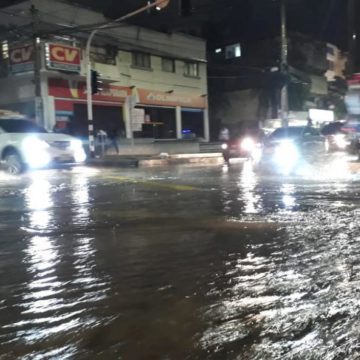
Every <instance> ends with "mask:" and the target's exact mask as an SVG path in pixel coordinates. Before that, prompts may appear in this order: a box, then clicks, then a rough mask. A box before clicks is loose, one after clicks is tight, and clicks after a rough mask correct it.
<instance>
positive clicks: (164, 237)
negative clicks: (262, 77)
mask: <svg viewBox="0 0 360 360" xmlns="http://www.w3.org/2000/svg"><path fill="white" fill-rule="evenodd" d="M188 171H191V170H183V172H182V173H181V176H182V177H185V178H186V177H187V176H189V175H188V174H187V172H188ZM217 171H218V172H217V173H216V175H214V174H213V173H210V175H212V178H215V180H214V183H216V184H215V185H214V183H211V188H212V189H214V188H215V189H216V190H215V191H214V190H211V191H210V190H209V191H207V190H206V191H204V192H199V193H198V192H184V193H182V192H180V191H177V192H176V193H174V192H173V191H170V190H169V189H166V190H165V189H164V190H160V189H157V190H156V197H154V191H153V190H152V189H151V190H149V188H148V187H144V188H142V187H141V185H136V184H134V183H129V184H123V183H121V184H116V180H112V181H111V182H109V183H106V181H105V180H103V179H102V178H100V179H101V180H98V179H99V177H100V175H99V177H95V176H94V174H88V173H87V172H86V171H78V172H71V173H70V175H67V174H65V175H62V176H61V177H59V179H54V178H51V177H48V176H40V177H38V178H31V179H30V180H31V181H29V183H28V184H27V185H26V187H25V189H24V192H23V194H24V203H25V204H26V209H25V211H24V216H23V218H22V219H21V220H19V224H20V225H21V227H22V228H25V229H27V230H29V231H25V232H24V233H25V234H24V233H22V234H21V236H20V235H19V241H18V243H16V245H15V246H14V247H13V248H11V251H12V253H9V256H8V261H9V263H8V264H9V267H10V266H11V269H16V268H18V270H15V271H14V274H15V275H16V276H15V278H16V277H17V279H18V283H17V285H16V286H14V287H13V288H12V287H11V286H12V285H13V284H12V282H11V281H9V283H10V285H11V286H10V285H9V284H7V283H6V286H5V285H4V286H3V285H1V287H0V290H1V291H2V294H3V297H4V302H2V299H0V323H1V333H0V354H1V353H4V354H6V355H7V354H10V358H16V356H12V355H13V354H17V355H18V356H19V358H26V356H28V357H27V358H28V359H30V358H31V359H47V358H49V359H65V358H81V357H82V356H83V357H84V358H86V357H87V358H97V357H99V358H121V356H122V358H124V359H197V360H199V359H242V360H254V359H255V360H257V359H259V360H260V359H269V360H272V359H276V360H284V359H286V360H290V359H291V360H293V359H295V358H298V359H301V358H304V359H310V358H311V357H310V355H311V354H315V355H316V353H317V351H318V352H319V354H320V355H319V358H321V359H325V360H334V359H336V357H335V355H336V356H337V358H344V359H349V360H350V359H351V360H353V359H356V357H355V355H353V354H354V353H355V351H356V346H357V345H358V335H357V327H356V322H357V320H358V313H359V310H360V308H359V306H360V305H359V301H358V300H357V297H358V296H357V291H358V281H359V279H358V275H357V274H358V273H359V271H360V267H359V265H358V257H359V256H360V255H359V254H360V250H359V246H358V235H359V231H358V230H359V229H358V225H357V224H356V223H355V222H354V221H353V219H356V218H357V216H358V215H359V214H358V212H356V210H349V212H347V213H345V212H344V211H343V209H344V207H345V206H349V204H351V205H352V206H353V207H356V200H355V199H354V194H355V193H357V192H358V191H359V186H358V185H356V184H352V185H351V184H349V183H344V182H341V181H339V182H336V181H335V182H326V183H321V184H320V183H316V182H308V183H302V182H299V181H298V180H297V179H292V178H291V177H288V178H286V179H275V180H274V179H271V180H270V181H268V179H265V180H264V178H262V177H261V176H260V175H258V174H257V173H255V172H254V171H253V169H252V168H251V166H250V165H246V166H245V168H244V171H243V172H241V171H236V169H233V168H226V170H224V168H223V169H221V168H219V169H218V170H217ZM169 172H170V171H169ZM170 174H171V175H172V176H171V179H172V181H179V180H178V178H176V174H175V175H174V174H172V173H171V172H170ZM195 174H196V177H198V178H200V180H198V179H197V180H196V181H198V182H201V181H202V184H203V186H204V188H206V187H207V186H208V183H207V179H206V180H203V179H204V178H206V177H207V176H208V173H205V175H203V174H202V173H201V174H200V173H195ZM146 175H147V174H146V173H145V174H142V177H143V178H146ZM151 175H153V174H151ZM137 176H139V175H138V174H137ZM201 176H202V177H201ZM194 177H195V176H194ZM148 178H152V179H153V180H152V181H160V180H161V181H165V180H164V177H160V176H158V177H155V176H149V177H148ZM209 178H210V176H209ZM192 180H193V179H192V178H191V179H190V180H189V183H191V181H192ZM194 181H195V180H194ZM219 184H220V185H219ZM209 187H210V186H209ZM99 199H100V200H101V203H99ZM0 200H1V195H0ZM334 203H336V204H337V206H336V207H335V206H333V205H332V204H334ZM354 203H355V205H354ZM94 208H96V211H94ZM180 208H181V209H182V210H183V209H186V216H187V217H186V220H184V218H183V217H182V216H183V213H182V215H181V216H179V212H178V210H174V209H180ZM309 209H310V210H309ZM120 210H121V211H120ZM198 213H200V214H201V219H199V218H198V217H197V215H195V216H194V217H193V218H191V215H192V214H198ZM215 213H216V214H217V216H216V217H215V216H214V214H215ZM99 214H100V215H102V217H101V216H99ZM129 214H136V215H137V216H136V217H135V216H134V215H130V216H129ZM229 214H231V215H232V216H233V218H234V219H236V220H237V222H238V224H239V227H238V228H237V227H236V224H235V226H233V227H231V228H226V225H227V224H228V223H227V219H228V218H229V216H228V215H229ZM125 216H127V218H126V219H124V218H123V217H125ZM208 216H209V217H208ZM246 216H247V217H246ZM244 217H245V219H255V220H257V221H254V222H252V223H250V222H249V223H246V226H244V223H245V221H244ZM170 218H171V219H170ZM289 218H291V223H290V222H289V223H286V224H285V225H284V224H283V222H284V220H288V219H289ZM104 219H106V221H105V220H104ZM127 220H128V221H127ZM170 220H171V221H170ZM198 220H201V221H203V223H204V224H205V225H203V223H201V224H200V225H199V223H200V222H201V221H198ZM214 220H215V221H214ZM269 220H271V223H272V226H268V224H267V222H268V221H269ZM212 222H213V223H214V224H212ZM109 224H111V225H109ZM174 224H175V225H176V226H175V225H174ZM217 224H220V225H223V226H222V227H219V228H217ZM207 225H209V227H207ZM210 225H213V226H210ZM9 251H10V250H9ZM19 253H21V255H20V256H19V255H18V254H19ZM16 254H17V257H15V255H16ZM0 256H1V254H0ZM12 256H14V259H13V258H12ZM3 259H4V257H1V258H0V260H1V261H0V271H2V274H3V273H4V269H5V266H4V261H3ZM21 271H23V274H22V273H21ZM4 281H5V280H4V277H2V278H1V277H0V284H4ZM14 283H15V280H14ZM3 289H4V290H3ZM8 289H9V290H8ZM12 303H14V305H13V307H12V308H11V311H8V309H7V306H11V304H12ZM6 313H10V314H11V317H10V316H9V317H6V316H5V315H6ZM4 319H11V321H7V320H4ZM322 330H324V332H326V334H327V336H326V337H322V334H321V331H322ZM340 338H342V342H341V341H339V342H337V339H340ZM342 347H343V348H345V350H346V351H348V353H345V354H350V355H349V356H343V357H341V352H340V350H341V349H342ZM124 349H126V350H124ZM352 349H353V350H352ZM351 351H353V352H351ZM331 354H334V356H331ZM296 356H297V357H296ZM0 358H1V355H0Z"/></svg>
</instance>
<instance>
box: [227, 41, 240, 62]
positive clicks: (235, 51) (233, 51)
mask: <svg viewBox="0 0 360 360" xmlns="http://www.w3.org/2000/svg"><path fill="white" fill-rule="evenodd" d="M239 57H241V46H240V44H239V43H237V44H233V45H228V46H226V47H225V58H226V59H234V58H239Z"/></svg>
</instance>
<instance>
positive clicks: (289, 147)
mask: <svg viewBox="0 0 360 360" xmlns="http://www.w3.org/2000/svg"><path fill="white" fill-rule="evenodd" d="M299 157H300V153H299V149H298V148H297V146H296V145H295V144H294V143H293V142H292V141H284V142H282V143H280V144H279V145H278V146H277V147H276V148H275V154H274V159H275V162H276V163H277V164H278V165H280V166H283V167H286V168H289V167H291V166H293V165H294V164H295V163H296V162H297V160H298V159H299Z"/></svg>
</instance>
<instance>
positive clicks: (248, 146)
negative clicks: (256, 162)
mask: <svg viewBox="0 0 360 360" xmlns="http://www.w3.org/2000/svg"><path fill="white" fill-rule="evenodd" d="M255 147H256V144H255V141H254V140H253V139H252V138H250V137H246V138H244V139H243V141H242V142H241V143H240V148H241V149H242V150H244V151H248V152H251V151H253V150H254V149H255Z"/></svg>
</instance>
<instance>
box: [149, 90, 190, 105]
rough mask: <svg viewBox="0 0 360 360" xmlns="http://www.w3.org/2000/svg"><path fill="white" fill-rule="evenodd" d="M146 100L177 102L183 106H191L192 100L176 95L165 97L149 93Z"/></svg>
mask: <svg viewBox="0 0 360 360" xmlns="http://www.w3.org/2000/svg"><path fill="white" fill-rule="evenodd" d="M146 98H147V99H148V100H150V101H151V100H152V101H164V102H179V103H185V104H191V103H192V99H191V98H190V97H182V96H178V95H165V94H154V93H150V94H149V95H147V97H146Z"/></svg>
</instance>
